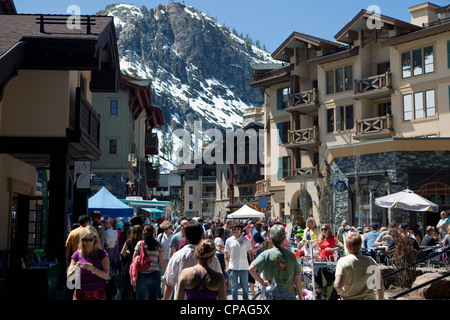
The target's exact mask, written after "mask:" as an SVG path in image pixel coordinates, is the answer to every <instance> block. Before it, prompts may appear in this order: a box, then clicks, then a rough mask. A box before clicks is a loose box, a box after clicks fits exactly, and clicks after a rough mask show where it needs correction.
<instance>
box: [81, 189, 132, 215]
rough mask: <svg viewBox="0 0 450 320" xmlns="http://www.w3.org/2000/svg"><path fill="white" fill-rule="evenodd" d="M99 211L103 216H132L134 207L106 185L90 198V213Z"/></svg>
mask: <svg viewBox="0 0 450 320" xmlns="http://www.w3.org/2000/svg"><path fill="white" fill-rule="evenodd" d="M94 211H99V212H100V214H101V215H102V217H132V216H133V214H134V209H133V208H132V207H130V206H128V205H126V204H125V203H123V202H122V201H120V200H119V199H117V198H116V197H115V196H114V195H113V194H112V193H111V192H109V191H108V189H106V188H105V187H102V188H101V189H100V190H99V191H98V192H97V193H96V194H94V195H93V196H92V197H90V198H89V200H88V213H89V215H91V214H92V213H93V212H94Z"/></svg>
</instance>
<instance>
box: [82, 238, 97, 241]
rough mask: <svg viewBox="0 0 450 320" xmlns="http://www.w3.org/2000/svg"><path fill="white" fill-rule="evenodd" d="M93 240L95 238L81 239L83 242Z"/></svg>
mask: <svg viewBox="0 0 450 320" xmlns="http://www.w3.org/2000/svg"><path fill="white" fill-rule="evenodd" d="M94 240H95V239H94V238H84V239H82V241H83V242H92V241H94Z"/></svg>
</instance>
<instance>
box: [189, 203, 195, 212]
mask: <svg viewBox="0 0 450 320" xmlns="http://www.w3.org/2000/svg"><path fill="white" fill-rule="evenodd" d="M192 209H194V203H193V202H192V201H189V210H192Z"/></svg>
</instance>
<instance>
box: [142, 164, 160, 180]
mask: <svg viewBox="0 0 450 320" xmlns="http://www.w3.org/2000/svg"><path fill="white" fill-rule="evenodd" d="M145 174H146V178H147V181H152V182H154V181H158V180H159V169H158V167H157V166H154V165H153V163H151V162H147V163H145Z"/></svg>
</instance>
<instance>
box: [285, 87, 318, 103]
mask: <svg viewBox="0 0 450 320" xmlns="http://www.w3.org/2000/svg"><path fill="white" fill-rule="evenodd" d="M310 103H311V104H316V103H319V90H317V89H311V90H308V91H303V92H298V93H292V94H290V95H289V106H290V107H295V106H296V105H300V104H310Z"/></svg>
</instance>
